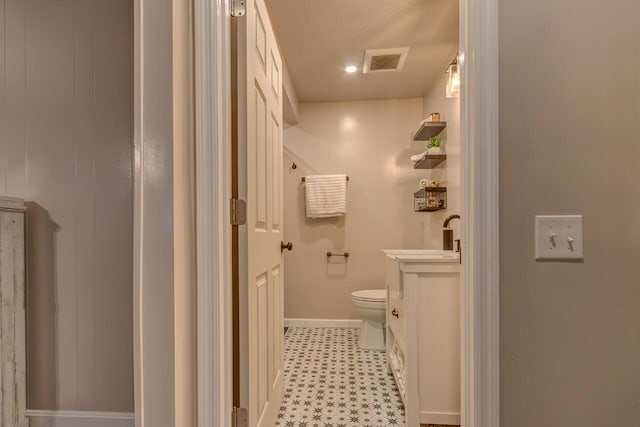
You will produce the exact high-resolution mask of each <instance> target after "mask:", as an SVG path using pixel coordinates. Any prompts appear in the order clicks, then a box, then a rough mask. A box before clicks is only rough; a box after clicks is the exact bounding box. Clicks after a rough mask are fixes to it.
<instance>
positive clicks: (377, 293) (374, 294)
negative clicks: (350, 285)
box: [351, 289, 387, 302]
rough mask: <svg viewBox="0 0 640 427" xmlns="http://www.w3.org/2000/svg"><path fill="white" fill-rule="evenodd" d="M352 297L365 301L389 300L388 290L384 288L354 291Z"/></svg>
mask: <svg viewBox="0 0 640 427" xmlns="http://www.w3.org/2000/svg"><path fill="white" fill-rule="evenodd" d="M351 299H353V300H356V301H363V302H385V301H386V300H387V291H386V290H384V289H366V290H364V291H354V292H351Z"/></svg>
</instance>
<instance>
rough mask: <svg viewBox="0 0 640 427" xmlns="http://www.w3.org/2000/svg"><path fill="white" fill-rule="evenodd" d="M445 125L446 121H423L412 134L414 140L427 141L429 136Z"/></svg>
mask: <svg viewBox="0 0 640 427" xmlns="http://www.w3.org/2000/svg"><path fill="white" fill-rule="evenodd" d="M446 127H447V122H424V123H421V124H420V127H419V128H418V130H417V131H416V133H415V134H414V135H413V140H414V141H427V140H428V139H429V138H431V137H433V136H436V135H438V134H439V133H440V132H442V131H443V130H444V129H445V128H446Z"/></svg>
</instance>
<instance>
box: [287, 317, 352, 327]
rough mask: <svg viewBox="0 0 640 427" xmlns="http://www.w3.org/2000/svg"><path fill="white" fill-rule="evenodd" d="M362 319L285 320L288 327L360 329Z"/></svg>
mask: <svg viewBox="0 0 640 427" xmlns="http://www.w3.org/2000/svg"><path fill="white" fill-rule="evenodd" d="M361 324H362V321H361V320H360V319H284V326H286V327H296V326H298V327H305V328H359V327H360V325H361Z"/></svg>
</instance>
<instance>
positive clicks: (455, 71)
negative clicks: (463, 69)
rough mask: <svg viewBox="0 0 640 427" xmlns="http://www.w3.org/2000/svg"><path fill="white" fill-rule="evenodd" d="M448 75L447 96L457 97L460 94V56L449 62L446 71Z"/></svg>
mask: <svg viewBox="0 0 640 427" xmlns="http://www.w3.org/2000/svg"><path fill="white" fill-rule="evenodd" d="M446 76H447V79H446V80H447V84H446V87H447V98H457V97H459V96H460V68H459V67H458V56H457V55H456V57H455V58H454V60H453V62H452V63H451V64H449V67H448V68H447V72H446Z"/></svg>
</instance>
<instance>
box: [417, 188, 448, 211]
mask: <svg viewBox="0 0 640 427" xmlns="http://www.w3.org/2000/svg"><path fill="white" fill-rule="evenodd" d="M446 208H447V187H426V188H421V189H420V190H418V191H416V192H415V193H413V211H414V212H436V211H441V210H443V209H446Z"/></svg>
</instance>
